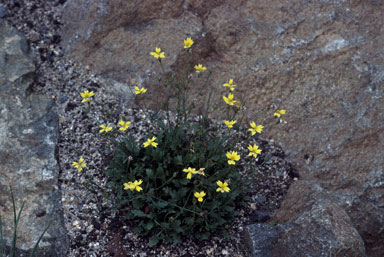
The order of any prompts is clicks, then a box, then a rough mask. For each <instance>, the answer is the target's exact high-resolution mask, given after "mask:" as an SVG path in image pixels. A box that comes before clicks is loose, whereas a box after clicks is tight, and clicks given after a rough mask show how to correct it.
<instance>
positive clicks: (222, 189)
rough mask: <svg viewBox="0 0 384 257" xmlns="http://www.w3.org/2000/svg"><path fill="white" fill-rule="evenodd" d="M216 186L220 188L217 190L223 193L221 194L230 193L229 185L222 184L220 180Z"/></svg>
mask: <svg viewBox="0 0 384 257" xmlns="http://www.w3.org/2000/svg"><path fill="white" fill-rule="evenodd" d="M216 184H217V185H218V186H219V187H218V188H217V189H216V192H221V193H224V192H229V190H230V189H229V187H228V183H227V182H224V183H223V182H221V181H220V180H218V181H217V182H216Z"/></svg>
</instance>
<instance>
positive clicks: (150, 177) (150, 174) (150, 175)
mask: <svg viewBox="0 0 384 257" xmlns="http://www.w3.org/2000/svg"><path fill="white" fill-rule="evenodd" d="M145 173H146V174H147V177H148V178H149V179H153V177H154V176H153V170H152V169H146V170H145Z"/></svg>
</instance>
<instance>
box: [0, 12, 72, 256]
mask: <svg viewBox="0 0 384 257" xmlns="http://www.w3.org/2000/svg"><path fill="white" fill-rule="evenodd" d="M0 71H1V72H0V216H1V219H2V222H3V224H4V225H5V226H6V227H5V231H4V232H5V239H6V240H7V242H8V244H9V243H10V241H11V239H12V235H13V232H12V231H13V210H12V201H11V195H10V191H9V186H12V188H13V192H14V195H15V200H16V205H17V209H18V208H19V207H20V206H21V204H22V202H24V203H25V206H24V209H23V212H22V214H21V218H20V222H19V226H18V238H17V239H18V240H17V245H16V246H17V247H18V248H19V250H20V251H19V252H20V253H22V252H23V253H26V252H27V251H28V250H30V249H31V248H33V247H34V245H35V243H36V241H37V240H38V238H39V236H40V235H41V234H42V232H43V230H44V229H45V228H46V227H47V226H48V225H49V224H51V226H50V228H49V229H48V231H47V232H46V233H45V235H44V237H43V238H42V240H41V241H40V244H39V246H40V247H39V249H40V250H39V252H38V255H37V256H47V257H48V256H57V257H59V256H60V257H61V256H65V253H66V251H67V249H68V240H67V236H66V230H65V228H64V225H63V214H62V212H61V195H60V191H59V188H58V175H59V167H58V163H57V161H56V158H55V148H56V143H57V140H58V139H57V135H58V131H57V130H58V124H57V122H58V121H57V116H56V113H55V112H54V109H53V102H52V101H51V100H50V99H48V98H47V97H45V96H41V95H35V94H29V92H28V88H29V86H30V85H31V84H32V82H33V79H34V71H35V67H34V65H33V63H32V61H31V59H30V58H29V56H28V48H27V43H26V39H25V37H24V36H23V35H22V34H21V33H19V32H18V31H16V30H15V29H14V28H12V27H11V26H10V25H9V24H7V23H6V22H4V21H3V20H1V19H0Z"/></svg>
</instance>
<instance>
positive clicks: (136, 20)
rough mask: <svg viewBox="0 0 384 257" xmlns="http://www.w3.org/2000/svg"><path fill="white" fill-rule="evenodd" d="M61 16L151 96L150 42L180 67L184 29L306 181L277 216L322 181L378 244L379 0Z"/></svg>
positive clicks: (382, 202) (80, 55)
mask: <svg viewBox="0 0 384 257" xmlns="http://www.w3.org/2000/svg"><path fill="white" fill-rule="evenodd" d="M63 19H64V21H65V28H64V31H63V39H64V43H63V46H64V48H65V49H66V51H67V53H68V54H70V55H71V56H73V57H74V58H76V59H77V60H79V61H80V62H82V63H84V64H85V65H89V67H90V68H91V69H92V70H93V71H95V72H97V73H98V74H102V75H104V76H105V77H107V78H113V79H115V80H117V81H119V82H121V83H126V84H130V85H132V84H140V85H145V86H148V87H149V89H150V90H149V92H155V93H154V94H155V96H156V94H160V90H159V89H157V88H155V87H154V86H153V85H152V84H151V83H154V82H152V81H155V80H156V78H157V76H158V74H159V72H160V70H161V69H160V67H158V64H157V63H156V61H155V60H154V59H153V58H152V57H151V56H149V52H150V51H153V50H154V48H155V47H161V48H162V49H163V50H164V51H165V52H166V57H167V58H166V59H164V61H163V63H164V66H165V69H166V70H167V71H170V70H173V71H180V70H181V69H182V68H183V65H182V63H183V60H184V58H185V52H184V49H183V44H182V40H183V39H184V38H186V37H187V36H191V37H192V38H193V39H194V40H195V42H196V44H195V45H194V46H193V49H192V57H191V60H192V62H193V63H194V64H195V63H196V64H197V63H202V64H204V65H205V66H207V67H208V68H209V69H210V70H212V71H213V74H212V75H211V77H210V80H209V81H208V85H212V86H213V87H215V88H216V92H217V93H219V94H217V101H219V102H222V100H221V93H222V92H223V88H222V86H221V85H222V84H223V83H224V82H226V81H227V80H228V79H229V78H234V79H235V84H237V85H238V87H237V89H236V91H235V92H236V96H237V97H240V96H241V95H245V96H246V100H247V110H246V112H247V113H246V114H247V116H248V119H249V120H255V121H256V122H258V123H261V124H264V125H265V126H266V128H265V134H264V136H268V137H271V138H272V137H273V138H274V139H275V140H276V141H277V142H279V143H281V145H282V146H283V148H284V149H285V150H286V152H287V157H288V158H289V159H290V160H291V161H293V162H294V163H295V165H296V168H297V169H298V171H299V173H300V176H301V178H303V179H305V183H307V184H308V186H307V187H304V188H301V187H300V186H299V185H298V186H293V187H292V188H291V189H290V191H291V193H290V195H291V196H292V197H296V198H292V197H290V196H288V197H287V199H286V204H283V206H282V208H281V210H280V211H279V212H278V213H277V215H276V216H275V220H276V221H278V222H288V221H294V220H296V219H297V218H298V216H300V215H301V214H302V213H303V212H305V211H308V209H307V208H311V207H310V206H307V205H306V203H305V201H304V199H310V200H311V201H314V200H315V199H314V198H310V196H313V195H314V194H313V191H312V189H311V188H316V187H317V188H320V189H321V190H323V191H324V194H325V195H330V196H331V198H332V201H333V203H334V204H337V205H339V206H341V207H342V208H344V209H345V210H346V212H347V214H348V215H349V217H350V218H351V221H352V224H354V226H355V227H356V228H357V230H358V232H359V233H360V235H361V236H362V238H363V240H364V242H365V246H366V249H367V255H368V256H384V244H382V242H383V241H384V229H383V227H384V172H383V167H384V158H383V154H382V152H383V145H384V123H383V120H384V113H383V111H382V110H383V109H384V100H383V91H384V72H383V71H384V64H383V58H384V45H383V44H382V42H383V40H384V33H383V32H384V6H383V3H382V1H377V0H367V1H362V0H322V1H317V0H316V1H308V0H292V1H282V0H242V1H230V0H226V1H181V0H180V1H164V0H163V1H161V0H158V1H129V3H127V2H126V1H122V0H114V1H105V0H89V1H81V0H68V1H67V3H66V4H65V5H64V9H63ZM155 98H156V97H153V99H155ZM278 108H284V109H287V115H286V116H287V120H288V124H287V126H286V127H285V128H286V129H285V130H281V128H280V127H275V128H274V127H270V126H269V123H268V122H267V121H268V120H269V118H270V117H272V113H273V111H274V110H275V109H278ZM306 189H308V190H309V191H306ZM320 189H319V190H320ZM296 202H297V204H298V205H293V204H295V203H296ZM300 203H302V205H300ZM291 209H294V210H295V213H296V215H294V216H292V215H288V214H287V213H291V212H292V211H291Z"/></svg>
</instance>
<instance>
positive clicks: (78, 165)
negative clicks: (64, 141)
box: [72, 157, 87, 172]
mask: <svg viewBox="0 0 384 257" xmlns="http://www.w3.org/2000/svg"><path fill="white" fill-rule="evenodd" d="M72 166H74V167H75V168H77V170H78V171H79V172H80V171H82V170H83V168H84V167H86V166H87V164H86V163H85V162H84V159H83V157H80V160H79V161H78V162H73V163H72Z"/></svg>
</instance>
